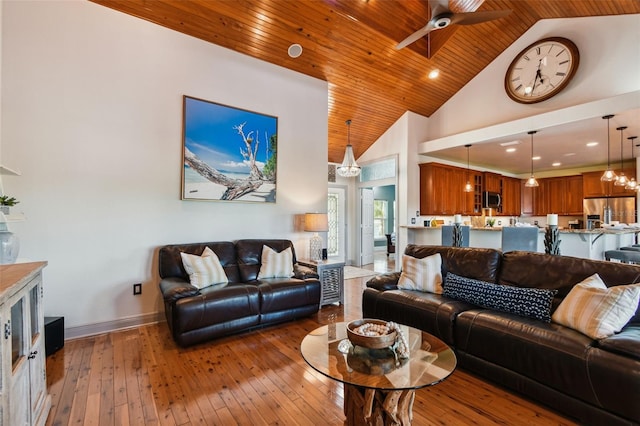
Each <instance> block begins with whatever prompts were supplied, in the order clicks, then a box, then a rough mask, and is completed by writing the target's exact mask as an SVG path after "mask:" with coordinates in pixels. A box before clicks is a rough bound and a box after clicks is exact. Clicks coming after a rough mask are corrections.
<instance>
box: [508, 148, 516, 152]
mask: <svg viewBox="0 0 640 426" xmlns="http://www.w3.org/2000/svg"><path fill="white" fill-rule="evenodd" d="M505 151H507V152H516V149H515V148H507V149H506V150H505Z"/></svg>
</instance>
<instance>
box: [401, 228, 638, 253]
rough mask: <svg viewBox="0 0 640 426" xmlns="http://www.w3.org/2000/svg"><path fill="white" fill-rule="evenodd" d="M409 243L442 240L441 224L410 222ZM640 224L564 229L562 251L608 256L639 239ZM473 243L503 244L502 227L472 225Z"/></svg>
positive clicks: (540, 242)
mask: <svg viewBox="0 0 640 426" xmlns="http://www.w3.org/2000/svg"><path fill="white" fill-rule="evenodd" d="M406 228H407V236H408V242H409V244H425V245H440V244H442V229H441V227H439V226H437V227H425V226H406ZM639 232H640V228H622V229H615V228H598V229H560V254H561V255H563V256H574V257H582V258H586V259H596V260H604V252H605V251H607V250H616V249H618V248H620V247H624V246H630V245H631V244H635V243H636V235H637V234H638V233H639ZM544 234H545V230H544V228H540V229H539V233H538V250H537V251H538V252H540V253H544ZM469 247H482V248H493V249H498V250H500V249H501V248H502V227H500V226H496V227H471V229H470V230H469Z"/></svg>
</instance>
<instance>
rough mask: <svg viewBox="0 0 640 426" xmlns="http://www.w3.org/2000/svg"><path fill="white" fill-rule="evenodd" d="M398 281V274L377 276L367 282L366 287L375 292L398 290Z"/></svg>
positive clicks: (391, 273)
mask: <svg viewBox="0 0 640 426" xmlns="http://www.w3.org/2000/svg"><path fill="white" fill-rule="evenodd" d="M399 279H400V272H390V273H388V274H382V275H377V276H375V277H373V278H371V279H370V280H369V281H367V287H371V288H375V289H376V290H380V291H385V290H396V289H397V288H398V280H399Z"/></svg>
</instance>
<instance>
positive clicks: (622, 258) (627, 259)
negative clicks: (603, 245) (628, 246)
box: [604, 250, 640, 263]
mask: <svg viewBox="0 0 640 426" xmlns="http://www.w3.org/2000/svg"><path fill="white" fill-rule="evenodd" d="M604 258H605V259H606V260H614V261H618V262H622V263H640V251H635V250H607V251H605V252H604Z"/></svg>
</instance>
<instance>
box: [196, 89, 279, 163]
mask: <svg viewBox="0 0 640 426" xmlns="http://www.w3.org/2000/svg"><path fill="white" fill-rule="evenodd" d="M184 108H185V118H184V120H185V135H184V138H185V140H184V141H185V146H186V147H187V149H189V151H191V152H193V153H194V154H195V155H196V156H197V157H198V158H200V159H201V160H203V161H204V162H206V163H207V164H208V165H209V166H211V167H213V168H215V169H216V170H218V171H220V172H230V173H248V172H249V168H248V167H247V165H246V164H245V163H244V158H243V157H242V155H241V154H240V149H241V148H242V149H244V148H245V145H244V142H243V141H242V136H240V134H238V131H237V130H236V129H234V126H237V125H239V124H242V123H245V122H246V124H245V125H244V128H243V131H244V134H245V136H247V135H248V134H249V132H252V131H253V134H252V136H253V138H254V140H255V139H256V138H257V139H258V141H259V142H260V144H259V145H258V153H257V155H256V159H257V161H258V167H259V168H260V169H262V167H263V166H264V163H265V162H266V161H267V158H268V157H267V155H268V153H267V148H268V145H269V144H268V140H269V138H270V137H271V135H274V134H276V132H277V130H278V129H277V119H276V117H271V116H267V115H262V114H258V113H255V112H250V111H245V110H242V109H237V108H233V107H229V106H225V105H220V104H216V103H211V102H207V101H202V100H199V99H194V98H189V97H185V106H184Z"/></svg>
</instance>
